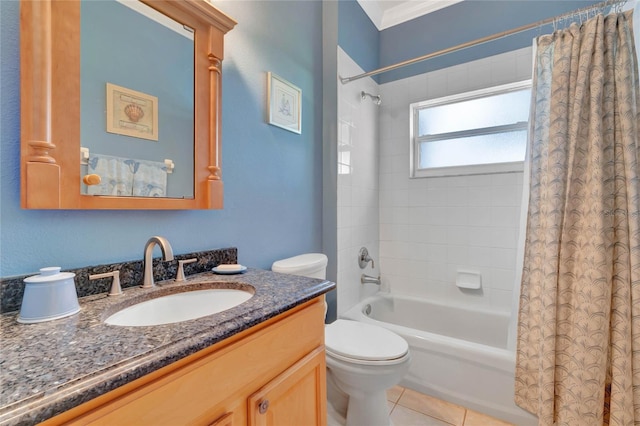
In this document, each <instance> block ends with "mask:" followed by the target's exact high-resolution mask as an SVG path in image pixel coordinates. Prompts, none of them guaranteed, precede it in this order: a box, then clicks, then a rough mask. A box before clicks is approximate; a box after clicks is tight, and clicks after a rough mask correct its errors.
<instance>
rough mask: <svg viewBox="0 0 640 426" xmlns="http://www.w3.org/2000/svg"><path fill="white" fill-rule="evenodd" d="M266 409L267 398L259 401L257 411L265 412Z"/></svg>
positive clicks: (267, 406) (267, 404) (267, 407)
mask: <svg viewBox="0 0 640 426" xmlns="http://www.w3.org/2000/svg"><path fill="white" fill-rule="evenodd" d="M268 409H269V400H268V399H265V400H264V401H262V402H260V404H258V411H259V412H260V414H264V413H266V412H267V410H268Z"/></svg>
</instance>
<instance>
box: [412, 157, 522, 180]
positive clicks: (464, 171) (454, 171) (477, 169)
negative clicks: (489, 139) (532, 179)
mask: <svg viewBox="0 0 640 426" xmlns="http://www.w3.org/2000/svg"><path fill="white" fill-rule="evenodd" d="M522 171H524V161H515V162H512V163H498V164H475V165H468V166H451V167H433V168H430V169H420V170H416V171H414V172H413V173H412V176H410V177H411V178H428V177H443V176H468V175H487V174H497V173H513V172H522Z"/></svg>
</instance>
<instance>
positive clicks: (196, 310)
mask: <svg viewBox="0 0 640 426" xmlns="http://www.w3.org/2000/svg"><path fill="white" fill-rule="evenodd" d="M252 296H253V293H250V292H248V291H244V290H237V289H226V288H225V289H222V288H221V289H207V290H194V291H187V292H183V293H175V294H170V295H167V296H162V297H158V298H157V299H151V300H146V301H144V302H140V303H137V304H135V305H133V306H129V307H128V308H125V309H122V310H120V311H118V312H116V313H115V314H113V315H111V316H109V317H108V318H107V319H106V320H105V323H107V324H111V325H121V326H129V327H139V326H145V325H161V324H170V323H174V322H181V321H187V320H192V319H196V318H200V317H204V316H207V315H211V314H215V313H217V312H222V311H225V310H227V309H231V308H233V307H234V306H238V305H239V304H241V303H243V302H246V301H247V300H249V299H250V298H251V297H252Z"/></svg>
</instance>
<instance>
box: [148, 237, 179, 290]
mask: <svg viewBox="0 0 640 426" xmlns="http://www.w3.org/2000/svg"><path fill="white" fill-rule="evenodd" d="M156 244H158V245H159V246H160V250H162V260H163V261H165V262H168V261H170V260H173V250H172V249H171V244H169V240H167V239H166V238H165V237H159V236H155V237H151V238H149V241H147V244H145V246H144V280H143V284H142V288H151V287H155V284H154V282H153V246H154V245H156Z"/></svg>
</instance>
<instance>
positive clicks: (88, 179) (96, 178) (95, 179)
mask: <svg viewBox="0 0 640 426" xmlns="http://www.w3.org/2000/svg"><path fill="white" fill-rule="evenodd" d="M101 181H102V179H101V178H100V175H84V177H83V178H82V182H84V183H85V185H99V184H100V182H101Z"/></svg>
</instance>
